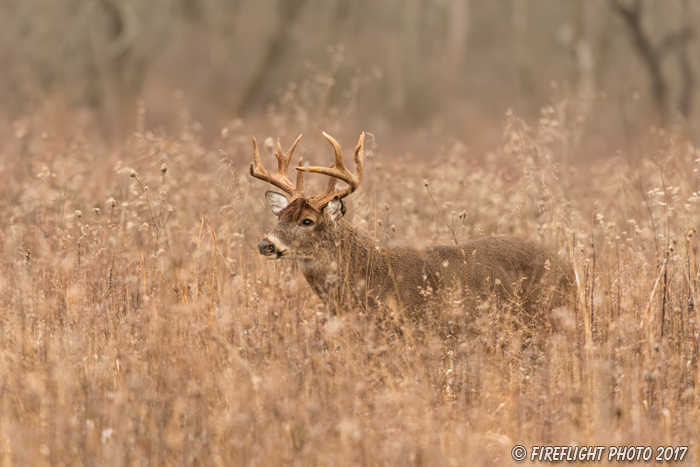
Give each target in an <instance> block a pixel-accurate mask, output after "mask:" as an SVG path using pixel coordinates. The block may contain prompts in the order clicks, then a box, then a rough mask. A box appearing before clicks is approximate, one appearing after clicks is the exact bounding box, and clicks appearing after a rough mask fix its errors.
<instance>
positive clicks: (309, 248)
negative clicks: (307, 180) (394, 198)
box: [250, 133, 365, 260]
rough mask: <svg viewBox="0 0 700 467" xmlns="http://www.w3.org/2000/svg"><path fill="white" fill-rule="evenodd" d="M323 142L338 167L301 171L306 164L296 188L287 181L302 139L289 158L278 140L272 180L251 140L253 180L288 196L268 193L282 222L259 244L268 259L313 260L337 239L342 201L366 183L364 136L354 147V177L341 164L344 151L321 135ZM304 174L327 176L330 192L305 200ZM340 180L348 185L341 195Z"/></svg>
mask: <svg viewBox="0 0 700 467" xmlns="http://www.w3.org/2000/svg"><path fill="white" fill-rule="evenodd" d="M323 136H325V137H326V139H327V140H328V141H329V142H330V143H331V145H332V146H333V150H334V152H335V164H330V166H329V167H303V166H302V165H301V163H302V160H301V159H299V165H298V166H297V167H296V169H297V176H296V183H295V184H293V183H292V182H291V180H289V178H288V177H287V170H288V168H289V162H290V160H291V158H292V154H293V152H294V149H295V148H296V146H297V144H298V143H299V140H300V139H301V135H299V137H298V138H297V139H296V141H294V144H292V147H291V148H290V149H289V151H287V153H283V152H282V148H281V146H280V141H279V139H278V140H277V152H276V153H275V157H276V158H277V166H278V168H277V173H275V174H272V173H270V172H268V171H267V170H265V169H264V168H263V166H262V162H261V161H260V154H259V153H258V144H257V142H256V141H255V137H253V159H254V162H253V163H251V164H250V175H252V176H253V177H255V178H258V179H260V180H264V181H266V182H268V183H270V184H272V185H274V186H276V187H277V188H279V189H280V190H282V191H284V192H285V193H286V194H287V195H289V196H291V199H289V198H288V197H287V196H285V195H283V194H282V193H278V192H275V191H268V192H266V193H265V197H266V198H267V202H268V203H269V204H270V207H271V208H272V212H273V213H275V215H276V216H277V218H278V222H277V225H275V227H274V228H273V229H272V230H271V231H270V232H269V233H268V234H267V235H266V236H265V237H264V238H263V239H262V241H261V242H260V243H258V250H260V254H261V255H264V256H266V257H267V258H268V259H272V260H274V259H281V258H297V259H307V260H311V259H315V258H317V253H318V252H319V251H321V250H322V249H323V247H324V246H325V245H329V246H330V245H332V244H333V243H334V238H335V237H336V233H337V229H338V222H339V221H340V219H341V218H342V217H343V215H344V214H345V205H344V203H343V201H342V200H343V198H345V197H346V196H348V195H350V194H351V193H353V192H354V191H355V190H357V188H358V187H359V185H360V182H361V181H362V170H363V167H364V155H363V151H362V146H363V143H364V139H365V134H364V133H362V135H360V141H359V142H358V143H357V147H355V173H354V174H353V173H350V172H349V171H348V170H347V169H346V168H345V164H344V163H343V151H342V150H341V149H340V145H339V144H338V142H337V141H336V140H335V139H333V138H332V137H331V136H329V135H327V134H326V133H323ZM303 172H316V173H321V174H325V175H328V176H329V177H330V179H329V181H328V187H327V188H326V190H325V191H324V192H323V193H321V194H320V195H318V196H315V197H313V198H307V197H305V196H304V178H303ZM338 180H341V181H343V182H345V183H347V186H346V187H345V188H343V189H338V188H337V187H336V182H337V181H338Z"/></svg>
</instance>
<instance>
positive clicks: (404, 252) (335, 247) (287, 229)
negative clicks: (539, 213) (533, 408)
mask: <svg viewBox="0 0 700 467" xmlns="http://www.w3.org/2000/svg"><path fill="white" fill-rule="evenodd" d="M329 210H330V209H329V207H326V208H324V209H323V210H322V211H321V212H318V211H316V210H315V209H313V208H312V207H311V206H310V205H309V204H308V203H307V202H306V200H305V199H304V198H298V199H295V200H293V201H292V202H291V203H290V204H289V205H288V206H287V207H285V208H284V209H282V210H281V211H280V212H279V214H278V217H279V222H278V223H277V225H276V226H275V228H274V229H273V230H272V231H271V232H270V233H269V234H268V236H267V237H266V240H267V239H272V240H274V241H277V242H278V244H279V245H280V247H282V248H283V249H284V254H283V256H282V257H289V258H297V259H298V260H299V263H300V266H301V270H302V272H303V274H304V276H305V277H306V280H307V282H308V283H309V286H310V287H311V288H312V289H313V290H314V292H316V294H317V295H318V296H319V297H320V298H321V300H323V301H324V302H325V303H326V304H327V305H328V306H329V307H330V308H331V309H332V310H333V311H334V312H336V311H338V310H341V309H348V308H361V309H366V308H386V307H391V308H394V307H396V308H397V309H399V310H401V311H405V312H408V313H409V314H410V315H416V314H417V313H419V312H420V311H421V310H422V309H424V308H425V307H426V306H428V305H430V304H435V303H441V302H443V301H444V300H445V299H446V298H448V297H453V296H455V293H457V294H458V295H457V296H458V297H461V298H462V300H461V306H463V307H469V308H474V307H477V306H478V305H479V304H480V303H483V302H484V301H490V302H497V303H499V304H505V305H514V304H517V305H518V306H520V307H521V308H520V309H521V310H524V311H525V312H526V313H528V314H530V315H532V316H541V315H542V313H540V310H541V309H543V308H547V309H552V308H554V307H557V306H562V305H567V306H573V300H574V295H575V279H574V272H573V268H572V266H571V264H570V263H569V262H568V261H567V260H566V259H564V258H562V257H561V256H559V255H558V254H556V253H554V252H552V251H550V250H548V249H547V248H545V247H544V246H542V245H540V244H538V243H535V242H533V241H530V240H525V239H522V238H519V237H491V238H483V239H480V240H476V241H472V242H468V243H465V244H461V245H456V246H435V247H429V248H424V249H417V248H410V247H391V246H387V245H384V244H381V243H378V242H376V241H375V240H373V239H372V238H370V237H369V236H367V235H365V234H364V233H362V232H360V231H358V230H357V229H354V228H353V227H352V226H350V225H349V224H348V223H347V222H345V221H344V220H342V219H341V220H339V221H338V222H334V221H333V220H332V217H331V214H330V213H329V212H328V211H329ZM305 219H309V220H311V221H313V222H314V224H313V226H305V225H303V221H304V220H305ZM278 257H279V256H278Z"/></svg>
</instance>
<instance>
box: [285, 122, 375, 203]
mask: <svg viewBox="0 0 700 467" xmlns="http://www.w3.org/2000/svg"><path fill="white" fill-rule="evenodd" d="M323 136H325V137H326V139H327V140H328V141H329V142H330V143H331V145H332V146H333V150H334V151H335V166H334V165H333V164H331V165H330V167H327V168H326V167H297V168H296V169H297V170H298V171H300V172H301V171H304V172H316V173H320V174H324V175H328V176H329V177H331V179H330V180H329V182H328V188H326V191H325V192H323V194H321V195H319V196H316V197H314V198H312V199H311V200H309V203H310V204H311V205H313V206H314V207H315V208H317V209H320V208H323V207H324V206H325V205H326V204H328V202H330V201H331V200H332V199H333V198H334V197H336V196H338V197H339V198H345V197H346V196H348V195H349V194H351V193H353V192H354V191H355V190H357V188H358V187H359V186H360V182H361V181H362V173H363V169H364V162H365V161H364V157H363V156H364V154H363V151H362V148H363V144H364V140H365V134H364V133H362V134H361V135H360V141H359V142H358V143H357V147H356V148H355V173H354V174H352V173H350V172H349V171H348V169H346V168H345V164H344V163H343V151H342V150H341V148H340V145H339V144H338V142H337V141H336V140H335V139H334V138H333V137H331V136H330V135H328V134H326V133H323ZM336 179H340V180H342V181H344V182H345V183H347V184H348V186H347V187H345V188H343V189H342V190H338V189H336V188H335V184H336Z"/></svg>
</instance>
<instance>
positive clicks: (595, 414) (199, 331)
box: [0, 101, 700, 466]
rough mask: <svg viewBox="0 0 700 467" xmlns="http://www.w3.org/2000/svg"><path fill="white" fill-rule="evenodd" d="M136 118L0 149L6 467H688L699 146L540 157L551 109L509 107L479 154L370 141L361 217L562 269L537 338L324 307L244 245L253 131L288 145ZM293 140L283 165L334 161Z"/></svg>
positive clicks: (255, 193) (476, 321)
mask: <svg viewBox="0 0 700 467" xmlns="http://www.w3.org/2000/svg"><path fill="white" fill-rule="evenodd" d="M144 112H145V111H144V110H141V113H140V119H141V120H140V121H139V123H138V126H139V129H138V131H137V132H136V133H135V134H134V135H133V136H130V137H129V138H128V139H127V140H126V141H125V142H124V143H123V144H121V145H117V146H116V147H114V148H111V149H107V148H106V147H104V146H101V145H99V144H96V143H94V142H93V140H92V139H91V138H90V137H89V135H87V136H86V135H85V134H81V133H80V132H71V131H68V130H66V131H65V132H63V133H61V132H57V131H53V130H51V128H52V127H51V122H49V121H48V119H42V118H40V117H39V116H37V117H36V118H35V119H34V120H29V121H24V122H23V123H17V124H16V125H15V128H14V135H8V138H6V139H5V140H4V141H3V142H2V143H1V144H0V153H2V155H3V158H2V166H0V193H1V194H2V208H0V213H1V216H0V224H1V227H0V270H1V271H2V273H0V394H1V397H0V404H1V405H0V466H12V465H17V466H42V465H66V466H67V465H85V466H98V465H99V466H107V465H129V466H131V465H133V466H146V465H151V466H159V465H202V466H205V465H212V466H233V465H258V466H263V465H299V466H307V465H340V466H342V465H348V466H350V465H426V466H428V465H431V466H445V465H450V466H461V465H504V464H505V465H508V464H510V463H513V461H512V459H511V455H510V451H511V448H512V447H513V446H514V445H516V444H521V445H524V446H525V447H527V448H528V451H529V449H530V447H531V446H533V445H580V446H587V445H605V446H617V445H635V446H647V445H648V446H652V448H654V449H655V448H656V446H689V451H688V454H687V455H686V457H685V460H684V461H683V463H682V465H700V444H698V440H700V349H699V347H698V338H699V333H700V308H699V307H698V303H699V302H698V300H699V299H700V297H699V296H698V284H699V283H698V279H699V274H700V264H699V263H698V235H697V234H696V226H697V225H698V223H699V222H700V211H699V207H700V206H699V203H700V179H699V177H698V169H700V150H698V149H696V148H694V147H693V146H692V145H691V144H689V143H687V142H686V141H685V140H684V139H683V138H682V137H681V136H680V135H675V134H671V133H665V132H663V131H656V130H653V131H651V132H650V133H649V134H648V135H647V136H646V137H645V139H644V140H642V141H638V142H637V143H638V147H639V148H642V149H640V150H639V151H640V153H639V154H638V157H637V161H636V162H634V164H633V165H630V164H629V163H627V162H626V159H625V158H623V157H622V156H615V155H614V154H611V155H610V156H609V157H606V158H604V159H600V160H604V162H599V163H596V164H590V165H585V166H580V165H577V164H575V161H573V162H570V163H568V164H560V165H557V164H555V162H556V161H559V160H560V159H561V154H562V153H563V152H564V151H565V150H566V148H567V147H568V146H569V145H570V144H571V141H572V139H574V138H576V135H577V131H578V130H577V127H576V125H575V124H574V123H572V122H575V119H572V118H571V117H570V116H569V113H570V107H567V103H566V102H565V101H562V102H561V104H560V105H553V106H551V107H546V108H545V109H543V111H542V114H541V117H540V119H539V120H538V121H532V122H528V124H526V123H525V122H523V121H521V120H519V119H518V118H517V117H516V116H514V115H511V114H509V115H507V116H505V117H504V125H503V128H504V137H503V144H502V145H501V146H500V147H494V148H493V149H492V150H491V151H489V152H485V153H483V154H474V153H472V152H470V151H469V150H468V148H467V146H465V145H464V144H463V143H461V142H459V141H456V140H449V141H443V142H442V145H435V146H434V149H433V150H432V151H431V152H429V153H423V154H410V153H403V152H398V151H396V150H394V149H393V147H392V145H391V144H382V142H381V141H378V140H377V141H371V140H372V138H371V137H368V144H367V146H366V147H367V151H366V153H367V163H366V167H365V179H364V181H363V185H362V187H361V189H360V190H359V191H358V192H357V193H356V194H354V195H352V196H351V197H350V198H348V207H349V211H348V214H347V216H346V219H348V220H349V221H350V222H351V223H352V224H353V225H355V226H357V227H358V228H360V229H364V230H365V231H367V232H370V233H371V234H373V235H374V236H375V237H376V238H377V239H379V240H381V241H384V242H388V243H391V244H413V245H434V244H440V243H444V244H449V243H451V242H453V236H456V238H457V239H458V240H459V241H460V242H462V241H467V240H470V239H476V238H479V237H481V236H490V235H498V234H506V233H515V234H518V235H523V236H528V237H531V238H535V239H537V240H540V241H542V242H543V243H545V244H546V245H548V246H549V247H551V248H553V249H555V250H558V251H559V252H560V253H561V254H563V255H565V256H566V257H569V258H571V259H572V261H573V263H574V266H575V269H576V272H577V277H578V281H579V286H580V306H579V310H578V312H577V313H576V314H573V313H568V312H565V311H561V310H560V311H559V312H558V313H557V316H555V318H556V319H557V320H559V322H560V323H559V324H560V326H559V331H558V332H557V333H555V334H553V335H550V336H541V335H538V332H537V330H528V329H525V327H524V326H522V325H517V323H514V318H513V317H512V316H502V315H501V316H499V315H498V314H497V313H494V312H492V310H489V309H482V310H472V312H471V313H467V314H466V315H465V314H464V313H463V312H458V311H456V310H458V307H456V306H455V307H454V309H452V307H451V305H450V304H449V303H448V304H446V305H445V308H444V309H443V310H440V313H438V314H436V315H435V318H434V320H433V321H432V322H430V323H428V324H425V323H423V324H415V323H413V324H412V323H403V324H401V323H400V322H396V323H394V324H393V325H391V326H387V325H386V323H381V322H380V320H379V318H378V317H377V316H372V315H369V316H368V315H367V314H365V313H362V312H360V311H359V310H358V311H357V312H355V313H348V314H345V315H342V316H331V315H329V314H328V313H327V312H326V311H324V308H323V304H322V303H320V302H319V300H318V298H317V297H316V296H315V295H314V294H313V292H312V291H311V290H310V289H309V288H308V287H307V285H306V282H305V281H304V278H303V276H302V275H301V273H300V272H299V271H298V268H297V266H296V265H295V264H294V263H293V262H291V261H290V262H269V261H266V260H265V259H263V258H262V257H261V256H260V255H259V254H258V252H257V249H256V243H257V242H258V241H259V240H260V239H261V238H262V236H263V235H264V233H265V232H266V231H267V230H268V229H269V228H270V227H271V226H272V225H273V223H274V221H275V218H274V216H273V215H272V213H271V212H270V211H269V208H268V206H267V203H266V202H265V200H264V196H263V193H264V191H265V190H266V189H268V187H267V186H265V184H264V183H262V182H260V181H257V180H254V179H252V178H251V177H250V176H249V175H248V172H247V170H248V164H249V162H250V160H251V157H252V152H251V143H250V138H251V134H252V133H255V134H256V136H257V137H258V140H259V141H264V140H265V138H266V137H268V136H272V137H277V136H281V137H282V141H283V146H287V145H288V144H290V143H291V141H292V140H293V138H294V137H295V136H296V133H295V132H294V131H292V129H291V128H288V127H285V126H284V121H282V120H279V119H272V121H271V122H270V123H268V124H266V125H265V124H260V125H259V126H257V127H256V128H248V127H246V126H241V127H238V128H234V127H232V128H229V129H226V130H224V131H223V132H222V134H221V137H220V138H219V139H217V140H216V141H214V142H208V143H207V144H206V145H205V144H204V143H203V142H202V141H201V138H200V136H199V131H200V129H199V127H198V125H197V124H195V123H194V122H193V121H192V120H191V119H189V117H188V116H187V113H186V112H184V111H181V113H180V119H181V125H180V128H179V129H178V130H177V131H173V132H171V133H166V132H165V131H163V130H155V129H150V128H148V127H147V126H146V125H145V123H144V118H145V115H144ZM320 129H322V128H319V129H318V130H320ZM312 130H313V131H308V132H307V133H306V134H305V137H304V140H302V143H301V145H300V146H299V148H298V150H297V151H298V155H300V156H304V158H305V160H306V161H309V162H311V163H314V164H323V163H328V161H330V160H331V157H332V151H331V149H330V148H329V147H328V145H327V143H326V142H325V140H324V139H323V138H322V137H321V135H320V131H316V130H315V129H312ZM331 130H332V128H331ZM366 130H368V131H370V132H371V130H372V129H371V128H367V129H366ZM331 132H332V131H331ZM337 133H339V134H337V136H338V139H339V141H340V142H341V144H343V145H344V146H346V145H347V146H349V145H352V144H353V143H354V142H355V141H356V138H357V135H354V134H352V135H350V134H343V133H342V131H340V132H337ZM267 147H268V148H269V143H267ZM209 148H220V151H217V150H216V149H209ZM263 159H264V162H265V163H266V164H270V161H271V160H272V158H271V153H268V152H267V151H265V150H263ZM323 178H324V177H320V176H319V177H317V178H314V177H310V178H309V180H312V182H311V187H312V190H313V189H320V187H321V186H322V185H323V184H324V183H325V180H323ZM399 328H402V329H399ZM533 333H534V336H535V337H536V339H533V338H532V337H533ZM533 340H535V341H537V342H532V341H533ZM652 463H653V462H652Z"/></svg>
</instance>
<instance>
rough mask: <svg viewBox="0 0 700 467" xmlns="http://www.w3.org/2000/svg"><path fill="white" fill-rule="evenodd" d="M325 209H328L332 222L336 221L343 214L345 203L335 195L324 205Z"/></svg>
mask: <svg viewBox="0 0 700 467" xmlns="http://www.w3.org/2000/svg"><path fill="white" fill-rule="evenodd" d="M326 209H328V213H329V214H330V215H331V220H332V221H333V222H338V221H339V220H340V218H341V217H343V216H344V215H345V203H343V200H342V199H340V198H338V197H337V196H336V197H335V198H333V199H332V200H331V201H330V202H329V203H328V205H326Z"/></svg>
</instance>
